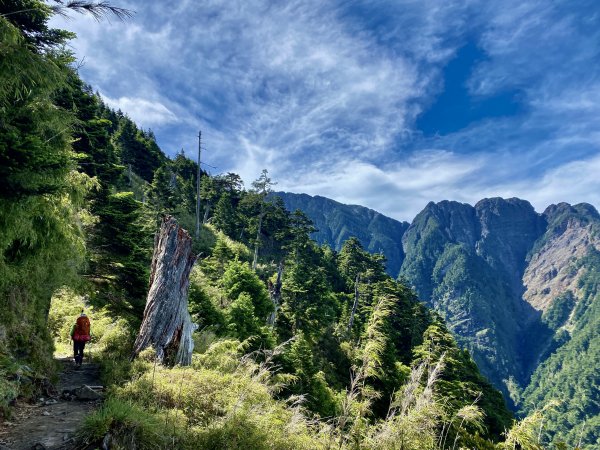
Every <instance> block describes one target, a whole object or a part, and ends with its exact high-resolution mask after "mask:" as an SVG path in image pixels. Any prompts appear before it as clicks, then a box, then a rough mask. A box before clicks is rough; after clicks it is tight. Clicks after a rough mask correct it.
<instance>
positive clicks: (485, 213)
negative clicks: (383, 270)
mask: <svg viewBox="0 0 600 450" xmlns="http://www.w3.org/2000/svg"><path fill="white" fill-rule="evenodd" d="M543 225H544V221H543V219H542V218H541V217H540V216H539V215H538V214H536V212H535V211H534V210H533V208H532V207H531V205H530V204H529V203H528V202H525V201H523V200H519V199H509V200H503V199H498V198H494V199H485V200H482V201H480V202H479V203H477V204H476V205H475V206H474V207H473V206H471V205H467V204H461V203H457V202H448V201H444V202H440V203H438V204H434V203H429V204H428V205H427V206H426V207H425V209H424V210H423V211H422V212H421V213H419V214H418V215H417V217H416V218H415V220H414V221H413V223H412V224H411V226H410V228H409V229H408V230H407V232H406V233H405V235H404V237H403V244H404V248H405V251H406V259H405V261H404V264H403V266H402V270H401V274H402V275H403V276H404V277H406V278H407V279H408V280H409V282H410V283H411V284H412V285H413V286H414V288H415V289H416V291H417V293H418V295H419V296H420V298H422V299H424V300H427V301H429V302H430V304H431V305H432V306H433V307H434V308H436V309H437V310H438V311H439V312H440V313H441V314H442V316H443V317H444V318H445V319H446V320H447V321H448V323H449V326H450V328H451V329H452V331H453V332H454V333H455V334H456V335H457V337H458V339H459V341H460V342H461V344H462V345H464V346H465V347H466V348H468V349H469V350H470V351H471V352H472V354H473V357H474V358H475V360H476V361H477V363H478V364H479V365H480V367H482V371H483V372H484V373H485V374H486V375H487V376H488V377H489V378H490V380H492V382H493V383H494V384H495V385H496V386H498V387H500V388H502V389H503V391H504V392H505V394H508V389H507V388H506V383H507V382H508V380H509V379H510V378H511V377H514V378H515V379H516V380H517V381H518V382H520V383H522V382H525V380H526V379H527V375H528V374H527V372H526V361H527V359H528V353H529V352H531V347H532V346H535V345H537V344H536V342H531V341H524V340H523V336H525V335H529V334H530V333H528V328H529V327H530V326H532V324H537V322H539V320H536V314H537V316H540V314H539V313H536V311H535V310H534V309H533V308H532V307H531V306H530V305H529V304H527V303H526V302H524V301H523V300H522V293H523V287H522V282H521V277H522V274H523V271H524V268H525V258H526V255H527V253H528V252H529V250H530V249H531V248H532V246H533V244H534V242H535V240H536V239H537V238H538V237H539V236H540V235H541V233H542V232H543Z"/></svg>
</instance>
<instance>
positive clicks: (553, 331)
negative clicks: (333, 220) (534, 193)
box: [296, 196, 600, 443]
mask: <svg viewBox="0 0 600 450" xmlns="http://www.w3.org/2000/svg"><path fill="white" fill-rule="evenodd" d="M296 198H301V199H303V201H304V202H297V206H299V207H300V208H301V209H302V205H303V204H304V205H309V206H305V209H303V210H304V211H307V213H308V214H309V216H310V214H316V213H318V211H319V210H320V208H318V207H315V205H314V201H312V200H311V197H308V196H305V197H296ZM319 203H322V201H321V200H319ZM334 205H335V204H334ZM313 211H316V213H315V212H313ZM329 214H330V215H331V216H335V213H333V212H329ZM350 223H353V222H352V221H350ZM599 226H600V218H599V216H598V212H597V211H596V209H595V208H594V207H593V206H591V205H589V204H578V205H574V206H571V205H568V204H566V203H560V204H558V205H551V206H549V207H548V208H547V209H546V210H545V211H544V212H543V213H542V214H539V213H536V212H535V211H534V210H533V208H532V207H531V205H530V204H529V203H528V202H526V201H524V200H520V199H514V198H513V199H500V198H492V199H484V200H482V201H480V202H479V203H477V204H476V205H475V206H471V205H468V204H463V203H458V202H451V201H442V202H439V203H433V202H432V203H429V204H428V205H427V206H426V207H425V208H424V209H423V211H421V212H420V213H419V214H418V215H417V216H416V217H415V219H414V220H413V221H412V223H411V225H410V227H408V229H407V230H406V231H405V232H404V234H403V235H402V238H401V239H402V243H403V252H404V254H405V257H404V261H403V263H402V267H401V271H400V275H401V277H403V278H404V279H405V280H407V282H408V283H410V284H411V285H412V286H413V287H414V288H415V290H416V292H417V294H418V295H419V298H421V299H423V300H425V301H427V302H428V303H429V304H430V305H431V306H432V307H434V308H435V309H436V310H437V311H439V312H440V314H441V315H442V316H443V317H444V318H445V319H446V321H447V323H448V324H449V327H450V329H451V330H452V332H453V333H454V335H455V336H456V338H457V339H458V341H459V343H460V344H461V345H462V346H463V347H464V348H467V349H469V351H470V352H471V353H472V354H473V356H474V358H475V360H476V362H477V364H478V365H479V367H480V368H481V370H482V372H483V373H484V374H485V375H486V376H487V377H488V378H489V379H490V380H491V381H492V382H493V383H494V385H495V386H497V387H498V388H500V389H501V390H502V391H503V392H504V394H505V397H506V399H507V401H509V402H510V403H513V407H515V408H518V409H521V410H522V411H523V412H531V411H532V408H534V407H536V406H539V405H540V404H544V403H545V402H547V401H549V399H550V398H553V397H554V395H553V394H552V393H551V392H555V393H558V392H560V393H561V395H557V397H562V396H565V400H566V398H567V397H568V398H572V397H573V396H574V397H576V398H578V399H579V400H578V401H577V403H578V405H576V404H575V403H576V402H575V401H571V400H569V401H565V402H564V403H562V404H561V406H560V407H559V411H560V413H559V412H557V413H554V414H553V419H552V420H553V421H552V426H551V428H552V429H553V430H554V431H559V432H560V433H558V434H557V436H558V437H556V439H562V438H565V439H567V440H568V441H569V442H571V443H573V442H574V439H575V434H576V432H575V431H573V428H572V426H573V424H574V423H578V424H581V423H588V422H589V423H590V426H585V427H583V428H580V429H579V430H580V432H581V430H582V429H583V431H584V432H585V433H587V434H585V437H586V438H587V442H596V441H597V440H598V439H599V436H598V432H597V431H596V430H597V428H598V427H597V426H596V427H595V426H592V424H595V423H596V422H597V420H598V409H597V405H596V403H595V402H594V400H593V398H594V396H595V395H596V394H595V392H597V389H598V386H599V382H598V378H597V377H596V376H595V375H594V374H595V373H596V372H597V370H595V368H598V367H600V361H598V355H597V349H598V347H599V343H598V342H597V340H596V337H597V330H598V327H597V320H598V311H597V308H595V306H594V305H595V302H597V299H598V295H599V294H598V289H597V284H596V283H595V282H594V281H593V280H594V279H595V278H594V277H595V276H596V275H595V274H597V273H598V271H599V270H600V266H599V265H598V259H597V257H596V255H597V252H598V250H599V249H600V238H599V233H598V230H599ZM338 227H339V228H341V229H343V228H344V225H343V224H338ZM397 229H398V227H396V230H397ZM396 232H397V231H392V229H390V230H389V235H388V238H389V239H390V240H394V239H396V240H397V239H398V237H397V235H394V233H396ZM381 233H382V234H385V233H386V230H385V229H382V230H381ZM384 254H385V252H384ZM591 368H594V369H591ZM532 374H533V376H532ZM549 379H551V380H552V382H551V384H548V382H547V381H546V380H549ZM523 389H525V392H524V393H522V390H523ZM573 392H578V394H577V395H571V394H573ZM567 393H568V394H567ZM569 396H570V397H569ZM568 430H571V431H569V432H568ZM586 430H587V431H586ZM592 430H593V431H592ZM568 433H570V434H568ZM584 442H586V440H585V439H584Z"/></svg>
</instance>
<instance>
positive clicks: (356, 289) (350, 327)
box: [348, 274, 360, 333]
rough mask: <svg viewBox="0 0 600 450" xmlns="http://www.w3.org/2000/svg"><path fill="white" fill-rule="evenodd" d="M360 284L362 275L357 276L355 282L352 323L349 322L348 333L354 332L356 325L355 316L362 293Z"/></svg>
mask: <svg viewBox="0 0 600 450" xmlns="http://www.w3.org/2000/svg"><path fill="white" fill-rule="evenodd" d="M359 282H360V274H356V281H355V282H354V304H353V305H352V312H351V313H350V321H349V322H348V333H350V331H352V325H354V315H355V314H356V307H357V306H358V298H359V296H360V292H359V291H358V283H359Z"/></svg>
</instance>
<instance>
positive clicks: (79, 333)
mask: <svg viewBox="0 0 600 450" xmlns="http://www.w3.org/2000/svg"><path fill="white" fill-rule="evenodd" d="M90 339H91V337H90V319H88V318H87V316H79V317H78V318H77V324H76V326H75V334H74V335H73V340H75V341H84V342H87V341H89V340H90Z"/></svg>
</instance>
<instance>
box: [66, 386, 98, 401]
mask: <svg viewBox="0 0 600 450" xmlns="http://www.w3.org/2000/svg"><path fill="white" fill-rule="evenodd" d="M73 394H74V395H75V397H76V398H77V400H82V401H92V400H100V399H101V398H102V394H100V393H99V392H96V391H95V390H93V389H92V388H91V387H89V386H81V387H79V388H77V389H74V390H73Z"/></svg>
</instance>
